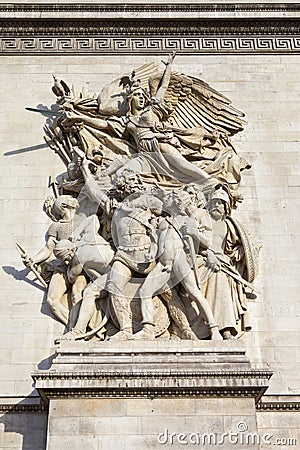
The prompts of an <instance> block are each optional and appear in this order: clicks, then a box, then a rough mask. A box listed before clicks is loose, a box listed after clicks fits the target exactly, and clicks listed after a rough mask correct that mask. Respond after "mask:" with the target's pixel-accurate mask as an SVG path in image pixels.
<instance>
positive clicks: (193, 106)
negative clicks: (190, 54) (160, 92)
mask: <svg viewBox="0 0 300 450" xmlns="http://www.w3.org/2000/svg"><path fill="white" fill-rule="evenodd" d="M153 84H154V80H153ZM164 100H165V102H166V103H167V104H168V106H169V107H171V108H172V109H173V112H172V113H171V115H170V119H169V121H170V122H172V124H173V125H175V126H178V127H183V128H193V127H197V126H199V125H200V126H202V127H204V128H205V129H206V130H207V131H208V132H211V131H213V130H218V131H219V132H221V133H226V134H229V135H233V134H235V133H238V132H239V131H241V130H243V128H244V126H245V124H246V121H245V120H244V119H243V117H244V113H243V112H242V111H239V110H238V109H236V108H234V107H233V106H232V105H231V101H230V100H229V99H228V98H227V97H225V96H224V95H223V94H221V93H220V92H218V91H216V90H215V89H213V88H212V87H211V86H209V84H207V83H205V82H204V81H202V80H200V79H197V78H194V77H190V76H187V75H184V74H181V73H179V72H173V73H172V75H171V80H170V83H169V87H168V89H167V92H166V95H165V99H164Z"/></svg>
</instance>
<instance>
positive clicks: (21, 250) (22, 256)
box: [16, 243, 48, 289]
mask: <svg viewBox="0 0 300 450" xmlns="http://www.w3.org/2000/svg"><path fill="white" fill-rule="evenodd" d="M16 249H17V250H18V252H19V254H20V255H21V258H22V259H25V258H28V255H27V253H26V252H25V250H24V248H23V247H21V245H20V244H18V243H16ZM26 266H27V267H28V268H29V269H30V270H31V272H32V273H33V274H34V275H35V276H36V278H37V279H38V280H39V281H40V282H41V283H42V285H43V286H44V288H45V289H47V288H48V285H47V283H46V281H45V280H44V278H43V277H42V276H41V274H40V273H39V272H38V271H37V270H36V268H35V267H34V264H33V262H30V260H29V262H28V263H27V264H26Z"/></svg>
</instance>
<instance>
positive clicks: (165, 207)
mask: <svg viewBox="0 0 300 450" xmlns="http://www.w3.org/2000/svg"><path fill="white" fill-rule="evenodd" d="M174 57H175V54H172V55H169V57H168V59H167V61H166V62H165V63H164V66H165V67H164V70H163V71H162V72H161V71H160V69H159V67H158V66H157V65H156V64H154V63H150V64H146V65H144V66H142V67H140V68H138V69H136V70H134V71H133V72H132V73H131V74H130V75H123V76H120V77H118V78H117V79H116V80H114V81H112V83H111V84H110V85H108V86H105V87H104V88H103V89H102V92H101V93H100V95H99V96H98V97H97V98H96V97H93V98H88V97H86V96H85V95H84V94H83V93H81V94H80V95H76V94H75V92H74V89H70V88H69V87H68V85H67V84H66V83H65V82H64V81H63V80H61V81H59V80H58V78H57V77H54V76H53V77H54V86H53V89H52V90H53V93H54V94H55V95H56V97H57V105H56V107H55V108H53V110H48V111H47V110H46V111H45V110H43V111H39V110H37V111H39V112H41V113H42V114H43V115H44V116H47V117H48V121H47V124H46V125H45V139H46V141H47V143H48V145H49V146H50V148H51V149H53V150H54V151H55V152H56V153H57V154H58V155H59V157H60V158H61V160H62V161H63V163H64V164H65V166H66V172H65V174H63V175H60V176H58V178H57V183H58V188H59V192H60V195H59V196H58V197H57V198H56V199H52V200H49V199H47V200H46V202H45V206H44V208H45V211H46V213H47V214H48V215H49V217H50V218H51V220H52V224H51V225H50V228H49V230H48V237H47V242H46V246H45V247H44V248H43V249H42V250H41V251H40V252H39V253H38V254H37V255H36V256H35V257H33V258H30V257H28V256H27V255H26V254H23V256H22V257H23V261H24V263H25V265H27V266H28V267H31V268H32V269H34V271H35V272H36V271H39V272H38V273H39V274H40V275H39V276H40V277H42V279H43V280H45V283H47V301H48V304H49V306H50V308H51V310H52V312H53V314H54V315H55V316H56V318H57V319H58V320H60V321H61V322H62V323H63V324H64V325H66V332H65V334H64V335H63V336H62V337H61V338H60V339H67V340H77V339H91V338H93V339H110V340H127V339H134V340H143V339H155V338H161V339H162V338H164V339H191V340H194V339H212V340H222V339H234V338H235V336H237V335H238V334H239V332H240V331H241V330H250V329H251V325H250V324H249V318H248V309H247V293H249V292H253V290H254V288H253V286H252V285H251V283H252V282H253V280H254V278H255V275H256V266H257V256H256V249H255V247H254V246H253V244H252V243H251V241H250V239H249V237H248V235H247V233H246V232H245V230H244V228H243V226H242V225H241V224H240V223H239V222H238V221H237V220H236V219H235V216H232V210H233V209H234V208H236V207H237V204H238V203H239V202H241V201H242V196H241V195H240V193H239V190H238V189H239V185H240V181H241V175H242V171H243V170H245V169H249V168H250V166H249V165H248V163H247V162H246V161H245V160H244V159H243V158H241V157H240V156H239V155H238V153H237V151H236V149H235V148H234V145H233V143H232V142H231V140H230V136H232V135H234V134H235V133H238V132H239V131H241V130H242V129H243V126H244V124H245V122H244V120H243V113H241V112H240V111H238V110H237V109H235V108H234V107H233V106H232V105H231V102H230V101H229V100H228V99H227V98H226V97H224V96H223V95H222V94H220V93H219V92H217V91H215V90H214V89H212V88H211V87H210V86H209V85H208V84H207V83H205V82H203V81H201V80H199V79H196V78H193V77H190V76H188V75H184V74H181V73H178V72H174V71H172V62H173V60H174ZM28 109H31V110H34V109H32V108H28ZM50 269H51V270H50ZM49 270H50V272H49Z"/></svg>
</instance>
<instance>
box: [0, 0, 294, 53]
mask: <svg viewBox="0 0 300 450" xmlns="http://www.w3.org/2000/svg"><path fill="white" fill-rule="evenodd" d="M299 13H300V4H299V3H297V4H295V3H262V4H258V3H255V4H254V3H243V4H241V3H231V4H218V3H216V4H208V3H206V4H198V3H190V4H188V3H184V4H181V3H170V4H166V3H151V4H150V3H139V4H137V3H123V4H122V3H107V4H106V3H97V4H95V3H84V4H83V3H47V4H45V3H34V4H33V3H26V4H14V3H10V4H3V3H2V4H1V3H0V53H1V54H3V55H34V54H41V55H66V54H69V55H93V54H94V55H102V54H103V55H105V54H107V55H116V54H124V55H126V54H128V55H131V54H133V53H137V54H139V55H142V54H144V55H147V54H157V53H160V52H164V53H165V52H170V51H174V50H175V51H176V52H178V53H179V54H223V53H227V54H245V53H246V54H249V53H250V54H251V53H265V54H266V53H273V54H290V53H299V51H300V30H299Z"/></svg>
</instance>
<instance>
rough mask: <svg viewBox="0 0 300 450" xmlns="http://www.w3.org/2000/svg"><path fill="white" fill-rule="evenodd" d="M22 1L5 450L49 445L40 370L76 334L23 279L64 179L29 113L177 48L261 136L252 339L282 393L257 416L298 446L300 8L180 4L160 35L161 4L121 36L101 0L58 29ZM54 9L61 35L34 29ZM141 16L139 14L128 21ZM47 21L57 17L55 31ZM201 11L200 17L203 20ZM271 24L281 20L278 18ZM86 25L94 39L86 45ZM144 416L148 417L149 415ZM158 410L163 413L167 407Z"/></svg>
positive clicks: (249, 179)
mask: <svg viewBox="0 0 300 450" xmlns="http://www.w3.org/2000/svg"><path fill="white" fill-rule="evenodd" d="M22 3H23V2H19V3H18V5H19V9H15V10H13V8H12V7H11V6H10V5H9V3H8V2H6V5H5V7H4V6H1V5H0V12H1V18H2V20H1V25H3V30H2V31H3V32H2V34H1V37H2V44H1V45H2V47H1V48H2V56H1V61H0V62H1V75H0V76H1V85H2V87H3V89H2V94H1V105H0V116H1V125H0V128H1V133H0V139H1V169H2V170H1V183H0V186H1V199H0V208H1V233H0V234H1V236H0V241H1V256H0V258H1V267H2V269H1V273H0V276H1V284H0V296H1V302H0V310H1V318H2V323H1V329H0V335H1V339H0V342H1V344H0V346H1V352H0V362H1V370H0V391H1V399H0V402H1V403H0V408H1V409H0V412H1V413H2V414H3V415H2V416H1V419H0V447H1V448H3V449H8V448H11V447H14V448H20V449H21V448H23V449H24V450H25V449H31V450H33V449H34V450H35V449H41V448H43V446H44V439H45V426H46V425H45V422H46V414H47V407H45V406H44V405H41V404H40V400H39V396H38V394H37V392H36V391H35V390H34V388H33V385H32V379H31V372H32V371H33V370H36V368H37V367H38V368H39V369H45V370H46V369H48V368H49V366H50V364H51V359H52V356H53V354H54V351H55V347H54V344H53V342H54V339H55V338H56V337H58V336H59V335H61V334H62V332H63V326H62V325H61V324H59V323H58V322H56V321H55V320H54V319H53V317H52V316H51V313H50V312H49V309H48V307H47V305H46V302H45V298H44V296H43V292H42V290H39V289H37V288H36V287H35V286H34V281H33V282H32V283H31V284H29V283H26V282H25V281H24V276H25V269H24V267H23V266H22V264H21V262H20V259H19V255H18V254H17V252H16V250H15V243H16V242H21V243H22V244H23V245H24V247H26V250H28V252H29V253H31V254H32V253H34V252H35V251H37V250H38V249H39V248H40V247H41V246H42V245H43V243H44V240H43V237H42V236H43V234H44V233H45V231H46V229H47V226H48V222H47V219H46V216H45V214H44V213H43V211H42V203H43V201H44V199H45V197H46V195H47V194H48V193H51V190H50V188H49V187H48V184H49V175H51V176H52V177H55V176H56V175H57V174H58V173H61V172H62V171H63V166H62V165H60V163H59V162H58V159H57V157H56V156H55V155H54V154H53V153H52V152H51V151H50V150H49V149H48V148H47V147H46V145H45V144H44V142H43V132H42V125H43V119H41V118H40V117H39V116H35V115H29V113H28V112H26V111H25V110H24V108H25V107H26V106H33V107H38V106H41V102H42V103H43V104H44V105H47V106H51V104H52V103H54V101H55V99H54V96H53V94H52V93H51V92H50V89H49V87H50V86H51V82H52V80H51V74H52V73H57V74H59V75H60V76H61V77H62V78H63V79H65V80H66V81H68V82H70V83H74V84H75V85H76V86H77V87H78V88H81V87H82V86H84V87H85V89H86V91H87V92H90V93H93V92H99V90H100V88H101V87H102V86H103V84H104V83H106V82H108V81H110V80H111V79H112V78H114V77H116V76H117V75H118V74H119V73H122V72H126V71H128V70H129V71H130V70H131V69H132V67H135V66H139V65H141V64H143V63H145V62H150V61H153V60H154V61H157V62H159V61H160V60H161V59H162V56H163V55H164V53H166V52H169V51H170V50H177V51H178V55H177V60H176V61H175V68H176V69H178V70H180V71H182V72H188V73H189V74H190V75H193V76H197V77H200V78H202V79H204V80H205V81H207V82H209V84H210V85H211V86H213V87H214V88H216V89H217V90H219V91H221V92H222V93H224V94H225V95H227V96H228V97H229V98H230V99H231V100H232V102H233V104H234V105H235V106H237V107H238V108H240V109H241V110H243V111H245V112H246V116H247V121H248V126H247V127H246V129H245V131H244V132H243V133H242V134H241V136H237V137H236V138H235V143H236V145H237V147H238V149H239V152H240V154H242V156H245V157H246V158H247V159H248V160H249V161H250V162H251V163H252V169H251V171H249V172H248V173H247V174H246V173H245V175H244V178H243V183H242V185H241V191H242V193H243V194H244V196H245V200H244V202H243V204H242V205H241V207H240V208H239V214H240V215H241V217H242V219H243V221H244V223H245V224H247V225H248V228H249V229H250V230H251V232H252V233H254V234H255V235H257V237H258V238H259V240H260V241H261V243H262V251H261V259H260V273H259V277H258V280H257V283H256V286H257V288H258V289H259V290H260V291H261V294H260V295H259V296H258V297H257V299H256V300H255V301H253V302H252V303H251V315H252V318H253V320H254V327H253V331H252V332H251V334H249V335H245V336H243V338H242V341H243V342H244V343H245V345H246V348H247V355H248V357H249V359H250V361H251V363H252V365H253V367H257V368H259V367H261V366H264V367H267V368H269V369H270V370H272V371H274V375H273V377H272V378H271V381H270V387H269V389H268V391H267V393H266V394H265V396H264V397H263V398H262V400H261V403H260V404H259V405H258V406H257V420H258V429H259V430H261V432H268V433H271V434H272V433H273V434H274V436H276V437H278V438H294V439H297V442H298V445H299V442H300V437H299V436H297V422H296V419H294V417H295V412H294V411H295V410H297V408H299V363H300V361H299V352H298V347H297V346H298V341H299V301H298V299H299V294H300V284H299V283H300V282H299V276H298V274H299V268H300V267H299V266H300V262H299V254H300V252H299V242H300V240H299V206H300V205H299V199H300V195H299V182H300V159H299V151H298V147H299V142H298V141H299V132H300V120H299V106H298V104H299V84H300V78H299V73H300V65H299V60H298V56H297V53H298V52H299V32H298V28H297V27H298V18H297V15H298V14H299V8H298V6H297V4H296V3H287V4H286V5H285V6H284V5H281V4H279V6H277V9H276V6H275V5H274V4H273V2H269V3H268V4H267V6H265V7H263V6H261V5H259V3H253V4H251V5H250V6H247V3H245V2H241V3H240V6H239V9H238V8H237V6H236V5H233V6H235V8H233V6H232V8H230V7H229V5H226V4H225V3H224V4H222V3H221V2H220V5H219V6H214V8H213V10H212V6H210V8H208V7H207V6H206V9H205V11H204V12H205V14H206V16H205V17H208V18H209V19H210V20H209V26H208V24H207V21H204V19H203V15H204V12H203V8H204V3H203V4H202V2H198V3H197V5H196V6H194V9H193V8H192V6H189V5H188V4H186V5H185V4H182V2H180V3H177V4H176V8H175V7H174V8H173V10H172V11H171V12H170V6H169V5H168V4H167V3H166V2H165V7H161V9H160V12H159V15H160V14H161V17H165V21H164V22H163V23H161V21H159V22H160V23H157V24H155V29H154V31H153V32H152V31H151V34H150V35H149V36H148V33H149V28H147V27H148V26H149V24H148V23H147V20H146V19H147V18H148V17H150V16H151V14H156V15H157V14H158V13H157V10H156V8H158V6H156V5H154V4H153V3H150V2H149V5H150V6H149V7H148V10H147V9H145V15H146V14H147V17H142V19H141V23H140V24H139V26H137V24H136V23H132V19H130V20H129V19H128V20H127V22H126V27H125V28H126V30H125V31H124V33H125V36H124V35H123V34H122V36H120V37H119V36H117V37H116V36H115V29H116V22H115V19H112V18H110V20H111V27H112V28H111V29H110V31H108V28H105V27H108V25H107V22H106V24H105V27H104V25H103V24H102V28H101V36H100V37H99V35H98V34H99V33H98V30H99V27H100V25H97V27H96V28H94V29H90V28H89V27H91V26H94V27H95V24H92V23H91V21H90V16H91V15H95V14H98V15H99V16H101V14H103V10H102V11H101V5H99V10H96V7H97V5H95V4H94V5H92V6H90V9H89V10H88V9H87V10H86V9H85V10H84V11H86V12H85V13H83V10H80V5H72V3H69V5H68V7H66V9H65V10H66V11H67V12H68V17H67V23H65V22H64V21H62V22H61V28H60V30H61V31H59V32H58V28H57V27H58V24H57V21H56V17H57V15H62V16H63V15H64V14H65V13H63V12H62V9H61V7H60V9H59V4H55V5H54V6H53V9H51V8H50V7H48V8H46V7H45V6H44V5H42V6H37V5H36V6H35V7H33V6H31V4H30V3H26V8H25V9H23V8H22V7H21V6H22ZM42 7H44V8H45V11H44V12H43V14H44V17H45V20H46V19H47V26H48V27H54V28H53V29H52V31H51V30H50V29H49V28H45V23H43V22H42V21H41V20H37V22H36V24H33V23H32V21H31V17H33V16H34V15H35V14H36V15H40V14H41V11H40V10H39V8H42ZM72 8H73V9H72ZM134 8H136V6H135V5H133V4H132V5H131V9H130V8H129V11H128V15H130V14H131V15H132V14H133V12H132V10H134ZM218 8H219V9H218ZM284 8H286V9H284ZM297 8H298V9H297ZM283 9H284V10H283ZM16 11H18V14H20V15H21V14H23V15H24V21H22V20H20V19H19V20H18V21H16V20H15V19H14V16H15V14H16ZM171 13H172V14H180V15H182V14H185V18H184V20H186V22H184V20H182V23H180V22H179V24H178V28H176V30H172V31H170V25H169V23H168V17H170V16H171V17H172V15H171ZM47 14H52V15H54V16H55V20H53V21H52V25H51V21H50V24H49V20H48V19H49V17H47ZM74 14H75V15H76V14H77V16H78V18H79V17H80V16H83V15H85V18H84V23H83V25H82V24H81V23H80V22H79V21H78V20H75V22H74V23H73V22H72V20H71V18H73V17H70V16H72V15H74ZM105 14H107V15H109V14H110V15H111V16H113V15H114V17H115V16H116V14H119V15H120V16H122V15H124V11H123V10H122V8H121V7H120V6H119V10H117V9H116V7H115V5H112V6H111V8H107V10H106V11H105ZM193 15H194V16H195V15H196V16H197V18H199V17H198V16H200V18H201V20H198V19H197V20H194V21H193V24H191V21H190V17H191V16H193ZM248 15H250V18H247V21H246V19H245V17H247V16H248ZM111 16H110V17H111ZM211 16H213V20H211ZM224 16H225V17H224ZM283 16H285V18H283ZM218 17H219V19H220V20H219V19H218V20H217V18H218ZM260 17H261V21H260V20H259V18H260ZM266 17H268V18H270V19H269V20H268V21H267V22H266V21H265V19H266ZM236 18H240V20H236ZM108 19H109V18H108ZM242 19H243V20H242ZM224 20H226V24H224ZM243 21H245V23H243ZM17 22H18V23H17ZM204 22H205V23H204ZM246 22H247V23H246ZM263 23H264V24H263ZM143 24H144V25H143ZM81 25H82V28H83V31H82V34H81V35H78V27H79V26H81ZM35 27H36V28H35ZM38 27H40V28H38ZM118 27H119V24H118ZM143 27H144V28H143ZM118 29H119V28H118ZM167 29H168V30H167ZM247 405H248V403H247V401H245V403H244V404H240V405H239V407H240V408H241V410H240V411H241V413H242V411H245V410H247V407H248V406H249V405H248V406H247ZM194 406H195V405H194ZM168 407H169V406H168ZM170 407H171V406H170ZM116 408H118V405H117V406H116ZM143 408H144V410H145V411H146V410H147V408H148V405H146V406H145V405H144V406H143ZM157 408H159V409H160V411H161V406H159V407H157ZM207 408H208V409H209V408H211V405H208V406H207ZM154 409H155V408H154ZM156 411H157V410H156ZM149 414H150V413H149ZM246 415H247V414H246ZM224 416H225V412H224ZM195 420H196V419H195ZM201 420H202V419H201ZM144 423H146V420H144ZM33 424H34V425H33ZM248 425H249V426H250V425H251V423H250V422H249V424H248ZM149 426H150V425H149ZM286 426H288V428H289V430H288V431H286ZM283 427H284V429H283ZM179 431H183V432H186V431H189V430H185V429H184V430H179ZM192 431H197V430H194V429H193V430H192ZM32 436H35V437H34V438H32ZM128 448H129V447H128ZM149 448H152V447H151V446H150V447H149ZM262 448H264V447H262ZM266 448H267V447H266ZM283 448H284V447H283ZM291 448H297V447H296V446H294V447H291Z"/></svg>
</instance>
